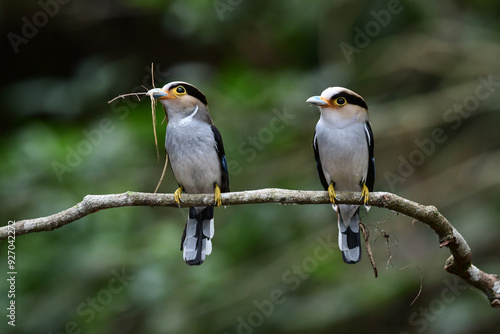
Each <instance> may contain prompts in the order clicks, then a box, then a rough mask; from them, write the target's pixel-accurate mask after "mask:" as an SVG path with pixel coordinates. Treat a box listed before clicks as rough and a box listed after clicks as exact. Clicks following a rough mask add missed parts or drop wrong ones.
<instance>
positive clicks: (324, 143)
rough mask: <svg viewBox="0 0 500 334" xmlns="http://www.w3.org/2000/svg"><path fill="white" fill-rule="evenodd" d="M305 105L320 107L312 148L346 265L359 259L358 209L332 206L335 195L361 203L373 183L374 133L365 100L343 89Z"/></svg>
mask: <svg viewBox="0 0 500 334" xmlns="http://www.w3.org/2000/svg"><path fill="white" fill-rule="evenodd" d="M306 102H309V103H312V104H314V105H317V106H318V107H319V110H320V112H321V116H320V118H319V121H318V123H317V124H316V131H315V133H314V139H313V148H314V156H315V158H316V168H317V170H318V175H319V179H320V181H321V184H322V185H323V187H324V188H325V190H328V193H329V196H330V200H331V202H332V204H333V209H334V210H336V211H337V215H338V225H339V247H340V250H341V251H342V257H343V259H344V262H345V263H356V262H359V260H360V259H361V242H360V235H359V205H347V204H339V205H336V204H335V199H336V197H335V191H361V193H362V197H363V199H364V203H365V204H366V203H367V202H368V198H369V192H370V191H373V183H374V181H375V158H374V157H373V147H374V144H373V133H372V129H371V126H370V121H369V117H368V106H367V105H366V102H365V100H363V98H362V97H361V96H360V95H358V94H356V93H355V92H353V91H351V90H349V89H346V88H343V87H329V88H327V89H325V90H324V91H323V92H322V93H321V96H313V97H310V98H309V99H307V101H306Z"/></svg>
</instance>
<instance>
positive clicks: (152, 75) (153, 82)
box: [150, 63, 168, 192]
mask: <svg viewBox="0 0 500 334" xmlns="http://www.w3.org/2000/svg"><path fill="white" fill-rule="evenodd" d="M151 84H152V86H153V88H156V87H155V76H154V69H153V63H151ZM150 98H151V113H152V116H153V135H154V136H155V147H156V161H157V162H160V150H159V149H158V135H157V134H156V108H155V107H156V99H155V98H154V97H153V95H151V96H150ZM167 161H168V159H167ZM162 179H163V175H162ZM155 192H156V191H155Z"/></svg>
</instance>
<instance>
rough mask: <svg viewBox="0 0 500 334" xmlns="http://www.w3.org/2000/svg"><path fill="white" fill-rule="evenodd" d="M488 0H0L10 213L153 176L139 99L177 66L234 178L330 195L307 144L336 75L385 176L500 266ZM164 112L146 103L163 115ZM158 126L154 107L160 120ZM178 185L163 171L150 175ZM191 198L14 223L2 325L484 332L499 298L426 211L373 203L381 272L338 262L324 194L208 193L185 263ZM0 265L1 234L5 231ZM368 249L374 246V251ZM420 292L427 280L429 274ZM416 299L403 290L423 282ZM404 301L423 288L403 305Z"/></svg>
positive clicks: (152, 182)
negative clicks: (211, 213) (205, 110)
mask: <svg viewBox="0 0 500 334" xmlns="http://www.w3.org/2000/svg"><path fill="white" fill-rule="evenodd" d="M499 16H500V3H499V2H497V1H473V0H471V1H410V0H401V1H395V0H389V1H357V2H355V3H354V2H347V1H327V0H323V1H315V2H305V1H284V0H280V1H260V0H259V1H248V0H216V1H193V0H189V1H187V0H184V1H180V0H179V1H158V0H147V1H137V0H128V1H102V0H99V1H97V0H91V1H68V0H59V1H57V0H41V1H8V2H7V1H3V2H2V3H1V4H0V19H1V20H0V22H1V31H2V35H3V43H2V59H4V63H3V64H4V65H3V68H2V80H1V81H0V110H1V113H0V115H1V116H0V117H1V119H0V130H1V142H0V156H1V163H0V203H1V211H0V212H1V216H2V217H1V218H2V219H1V225H7V224H8V222H9V221H13V220H21V219H25V218H35V217H41V216H45V215H50V214H53V213H56V212H59V211H61V210H63V209H66V208H68V207H71V206H73V205H75V204H76V203H77V202H79V201H80V200H81V199H82V198H83V197H84V196H85V195H86V194H108V193H121V192H125V191H142V192H152V191H153V190H154V188H155V186H156V184H157V182H158V179H159V177H160V175H161V171H162V168H163V159H164V150H163V146H162V143H163V138H164V135H165V124H163V125H158V127H157V129H158V134H159V142H160V146H161V147H160V152H161V159H160V162H159V163H158V162H157V160H156V152H155V146H154V138H153V131H152V124H151V110H150V102H149V100H148V99H147V98H142V99H141V101H138V100H137V99H136V98H135V97H130V98H127V99H121V100H118V101H115V102H114V103H111V104H108V103H107V101H109V100H111V99H112V98H113V97H115V96H117V95H119V94H123V93H130V92H138V91H145V89H144V88H142V87H141V85H144V86H145V87H146V88H148V89H149V88H151V87H152V84H151V71H150V66H151V63H152V62H153V63H154V71H155V72H154V74H155V79H156V83H155V85H156V86H157V87H161V86H162V85H164V84H166V83H168V82H170V81H174V80H183V81H188V82H190V83H192V84H194V85H195V86H197V87H198V88H200V89H201V90H202V91H203V92H204V93H205V94H206V96H207V97H208V101H209V104H210V108H211V113H212V117H213V119H214V122H215V124H216V125H217V127H218V128H219V130H220V132H221V134H222V136H223V139H224V144H225V149H226V154H227V157H228V160H229V162H230V182H231V189H232V190H233V191H241V190H249V189H259V188H266V187H282V188H289V189H307V190H321V189H322V187H321V185H320V182H319V179H318V178H317V175H316V170H315V164H314V157H313V152H312V147H311V141H312V136H313V132H314V126H315V124H316V122H317V120H318V117H319V113H318V112H317V109H316V108H313V107H310V106H309V105H308V104H307V103H305V100H306V99H307V98H308V97H310V96H312V95H319V94H320V93H321V92H322V90H323V89H325V88H326V87H328V86H344V87H348V88H350V89H352V90H354V91H355V92H357V93H359V94H361V95H362V96H363V97H364V98H365V100H366V101H367V103H368V105H369V107H370V117H371V121H372V128H373V132H374V135H375V156H376V167H377V178H376V182H375V189H376V190H379V191H390V192H394V193H396V194H398V195H401V196H404V197H406V198H409V199H411V200H414V201H417V202H420V203H423V204H433V205H436V206H437V207H438V209H439V210H440V211H441V212H442V213H443V214H444V215H445V216H446V217H447V218H448V219H449V220H450V222H451V223H452V224H453V225H454V226H455V227H456V228H457V229H458V231H459V232H460V233H461V234H462V235H463V236H464V237H465V239H466V240H467V241H468V243H469V245H470V246H471V248H472V251H473V258H474V262H475V264H476V265H478V266H479V267H480V268H482V269H483V270H485V271H487V272H492V273H497V274H500V264H499V261H500V254H499V253H500V246H499V244H500V243H499V242H498V240H499V238H500V224H499V220H500V177H499V169H500V135H499V133H500V132H499V130H498V129H499V124H500V114H499V109H500V65H499V59H500V24H499V22H500V20H499V18H500V17H499ZM162 115H163V111H162V110H161V108H158V110H157V117H158V119H159V120H160V121H161V119H163V116H162ZM159 123H160V122H159ZM175 189H176V183H175V180H174V179H173V176H172V173H171V171H170V170H168V172H167V174H166V180H165V181H164V183H163V185H162V186H161V188H160V191H161V192H168V193H172V192H173V191H174V190H175ZM186 219H187V209H173V208H154V209H153V208H148V207H135V208H119V209H111V210H105V211H101V212H98V213H95V214H92V215H90V216H88V217H85V218H83V219H81V220H79V221H77V222H74V223H72V224H70V225H67V226H65V227H63V228H61V229H59V230H55V231H52V232H43V233H35V234H30V235H25V236H19V237H18V238H17V239H16V244H15V245H16V269H17V272H18V274H17V277H16V297H15V301H16V307H17V309H16V310H17V318H16V327H14V328H13V327H11V326H8V325H7V320H8V319H7V318H6V317H5V315H4V314H6V307H7V305H8V304H7V303H8V302H9V300H8V298H7V287H8V285H7V284H6V281H5V278H6V276H7V274H2V275H3V277H4V278H3V279H2V280H3V283H2V284H0V302H1V303H0V304H1V309H2V310H3V311H2V312H1V313H2V318H1V319H2V320H1V324H0V328H4V329H3V330H2V332H9V333H10V332H12V333H54V334H55V333H294V334H295V333H296V334H299V333H333V332H335V333H356V332H369V333H382V332H384V333H492V332H495V331H497V330H498V328H499V326H500V316H499V313H498V310H494V309H491V308H490V307H489V305H488V302H487V301H486V299H485V297H484V296H483V295H481V294H480V293H479V292H478V291H475V290H473V289H471V288H468V287H466V286H465V285H464V284H463V283H462V282H461V281H459V280H457V279H455V278H454V277H453V276H451V275H449V274H448V273H446V272H445V271H444V270H443V266H444V263H445V261H446V259H447V257H448V256H449V252H448V250H446V249H439V247H438V242H437V240H436V239H437V238H436V236H435V234H434V233H433V232H432V231H431V230H430V229H429V228H428V227H427V226H425V225H423V224H420V223H418V222H412V220H411V219H409V218H407V217H404V216H401V215H397V214H395V213H393V212H390V211H388V210H383V209H378V208H372V209H371V210H370V211H369V213H366V211H363V213H362V219H363V221H364V223H365V224H367V225H368V226H369V228H370V231H371V242H372V248H373V251H374V254H375V257H376V260H377V265H378V268H379V277H378V278H376V279H375V278H374V276H373V271H372V269H371V267H370V264H369V262H368V260H367V258H366V256H364V257H363V259H362V261H361V262H360V263H359V264H357V265H345V264H344V263H343V262H342V258H341V254H340V252H339V251H338V249H337V247H336V240H337V226H336V215H335V213H334V212H333V210H332V209H331V207H329V206H327V205H325V206H319V205H316V206H312V205H311V206H280V205H270V204H269V205H258V206H257V205H251V206H250V205H249V206H235V207H228V208H225V209H224V208H221V209H218V210H216V213H215V224H216V232H215V238H214V240H213V253H212V255H210V256H209V257H208V259H207V261H206V262H205V263H204V264H203V265H202V266H201V267H188V266H186V265H185V263H184V262H183V260H182V254H181V252H180V251H179V244H180V237H181V234H182V229H183V227H184V224H185V220H186ZM0 254H2V255H1V256H0V259H2V261H1V264H0V268H3V269H2V271H3V272H4V273H6V272H7V271H8V270H7V256H6V255H7V243H6V242H2V243H0ZM364 254H365V255H366V252H364ZM420 287H421V292H419V291H420ZM417 295H419V296H418V298H417V299H416V300H415V301H414V299H415V298H416V297H417ZM412 301H414V302H413V303H412Z"/></svg>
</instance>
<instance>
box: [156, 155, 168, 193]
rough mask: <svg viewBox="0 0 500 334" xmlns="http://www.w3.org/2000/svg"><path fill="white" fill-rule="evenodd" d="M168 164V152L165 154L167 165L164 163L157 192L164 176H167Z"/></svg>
mask: <svg viewBox="0 0 500 334" xmlns="http://www.w3.org/2000/svg"><path fill="white" fill-rule="evenodd" d="M167 166H168V154H166V155H165V165H163V172H161V177H160V181H158V184H157V185H156V189H155V191H154V193H155V194H156V192H157V191H158V188H160V185H161V183H162V182H163V177H164V176H165V171H166V170H167Z"/></svg>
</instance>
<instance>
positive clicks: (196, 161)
mask: <svg viewBox="0 0 500 334" xmlns="http://www.w3.org/2000/svg"><path fill="white" fill-rule="evenodd" d="M183 120H184V121H183ZM165 148H166V150H167V154H168V156H169V161H170V164H171V166H172V171H173V172H174V176H175V178H176V180H177V182H178V183H179V184H180V185H182V186H183V187H184V190H185V191H186V192H187V193H211V192H212V191H213V183H214V182H217V183H219V184H220V175H221V170H220V169H221V167H220V162H219V161H218V155H217V151H216V142H215V138H214V134H213V131H212V128H211V125H210V124H208V123H205V122H202V121H200V120H198V119H196V118H193V117H191V118H190V119H187V120H186V119H181V120H180V121H175V122H169V123H168V125H167V134H166V138H165Z"/></svg>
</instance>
